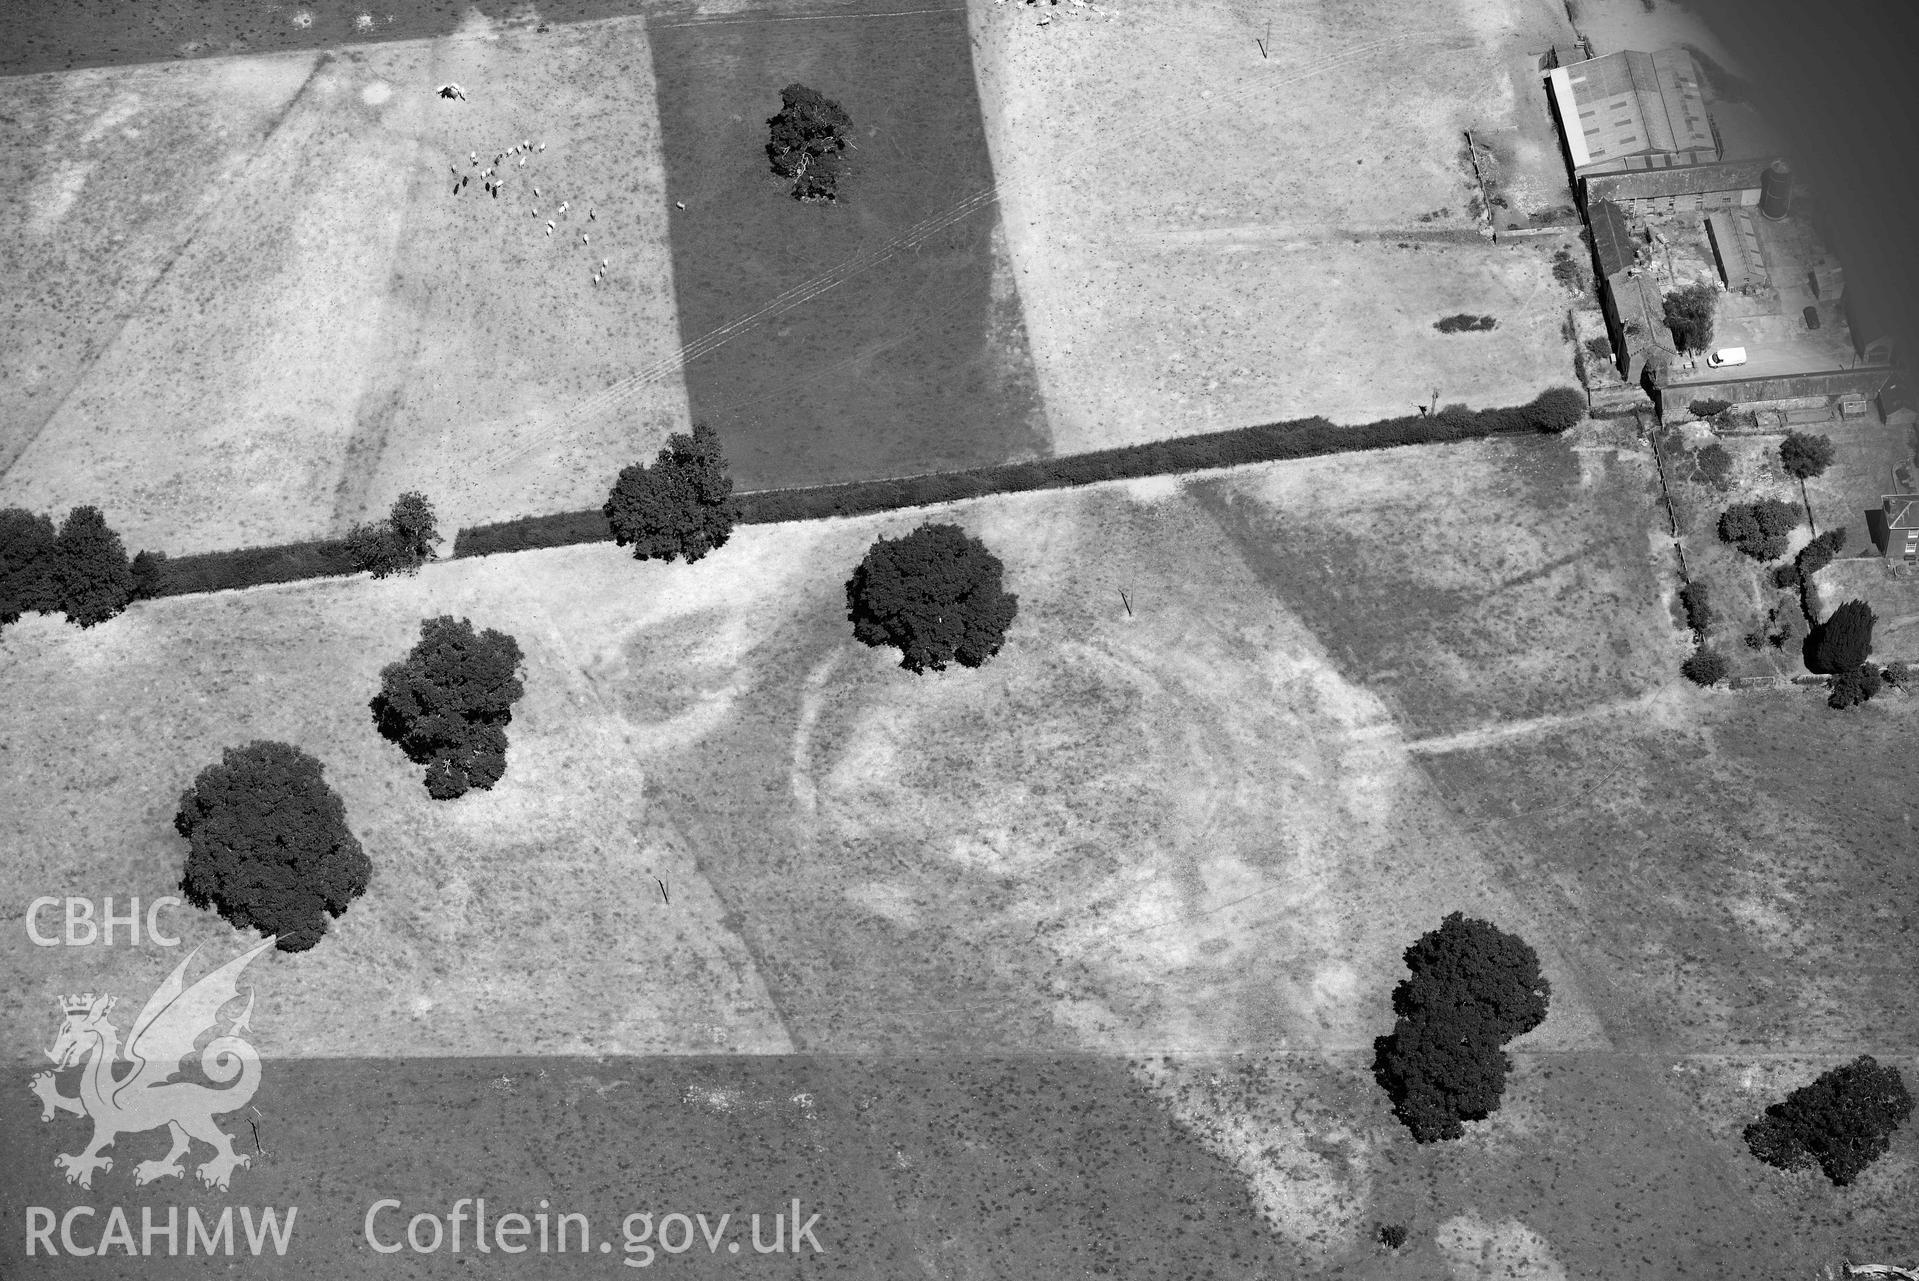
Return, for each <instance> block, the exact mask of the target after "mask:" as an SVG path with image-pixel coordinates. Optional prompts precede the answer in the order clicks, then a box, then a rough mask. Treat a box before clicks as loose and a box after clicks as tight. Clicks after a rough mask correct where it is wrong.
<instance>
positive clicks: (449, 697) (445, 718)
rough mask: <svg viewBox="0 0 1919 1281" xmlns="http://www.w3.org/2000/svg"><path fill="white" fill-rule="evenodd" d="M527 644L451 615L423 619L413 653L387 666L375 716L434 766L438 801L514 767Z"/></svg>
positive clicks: (430, 776) (429, 769)
mask: <svg viewBox="0 0 1919 1281" xmlns="http://www.w3.org/2000/svg"><path fill="white" fill-rule="evenodd" d="M522 657H523V656H522V655H521V653H520V647H519V644H518V643H517V642H516V641H515V640H514V639H513V638H512V637H511V636H508V635H506V634H505V633H504V632H498V631H494V630H493V629H492V628H488V629H487V630H486V631H483V632H475V631H474V630H473V624H472V623H471V622H469V621H468V620H467V619H464V618H462V619H458V620H455V619H454V618H453V617H452V616H451V615H442V616H440V617H438V618H429V619H426V620H424V621H423V622H421V624H420V640H419V643H418V644H416V645H414V647H413V649H412V650H411V652H409V653H408V654H407V656H406V658H405V659H404V660H403V661H401V662H397V663H393V664H390V665H388V666H387V667H386V668H385V669H384V670H382V671H381V673H380V692H379V693H378V694H376V695H374V697H373V702H372V704H371V705H370V706H371V709H372V712H373V723H374V725H375V726H377V727H378V728H379V731H380V733H381V734H382V735H383V736H384V737H385V738H387V739H388V740H389V741H391V742H393V743H396V744H398V745H399V747H400V749H401V750H402V751H404V752H405V753H406V755H407V759H408V760H410V761H412V762H413V763H414V764H415V765H424V766H426V790H427V794H428V795H429V796H431V797H433V799H434V800H438V801H445V800H452V799H454V798H455V797H459V796H464V795H465V794H466V792H467V790H468V789H469V788H479V789H480V790H482V791H485V790H486V789H488V788H491V787H492V786H493V785H494V784H495V783H497V782H499V781H500V779H501V778H502V777H504V776H505V774H506V746H507V744H506V727H507V726H508V725H509V724H511V723H512V720H513V704H514V703H515V702H516V701H517V700H518V699H519V697H520V695H521V694H522V693H524V692H525V688H526V687H525V686H524V685H523V684H522V683H521V681H520V677H519V669H520V662H521V659H522Z"/></svg>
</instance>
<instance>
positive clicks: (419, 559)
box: [346, 493, 440, 578]
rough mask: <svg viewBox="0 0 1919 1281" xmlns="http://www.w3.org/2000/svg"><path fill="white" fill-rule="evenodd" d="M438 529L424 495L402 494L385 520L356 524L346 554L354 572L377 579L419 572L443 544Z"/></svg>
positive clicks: (348, 540) (349, 535) (430, 504)
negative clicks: (439, 544) (369, 574)
mask: <svg viewBox="0 0 1919 1281" xmlns="http://www.w3.org/2000/svg"><path fill="white" fill-rule="evenodd" d="M436 526H437V517H435V515H434V513H433V504H432V503H430V502H428V501H427V498H426V495H425V494H420V493H405V494H401V495H400V496H399V497H398V498H396V499H394V501H393V506H392V507H391V508H390V509H388V511H387V515H386V519H385V520H379V521H373V522H370V523H368V524H364V525H355V526H354V527H353V529H352V530H350V531H349V532H348V533H347V536H346V544H347V554H348V555H349V556H350V557H351V558H352V560H353V567H354V568H355V569H358V570H362V571H365V572H368V573H371V574H372V575H373V576H374V577H375V578H385V577H387V576H389V575H391V574H413V573H417V572H418V571H419V568H420V566H421V565H424V564H425V563H426V562H427V561H429V560H432V559H433V557H434V548H435V546H437V545H438V543H439V541H440V536H439V532H438V530H437V528H436Z"/></svg>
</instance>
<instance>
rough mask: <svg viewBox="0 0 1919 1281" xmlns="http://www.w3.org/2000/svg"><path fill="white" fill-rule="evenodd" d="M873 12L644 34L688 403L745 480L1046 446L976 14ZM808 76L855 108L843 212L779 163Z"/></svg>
mask: <svg viewBox="0 0 1919 1281" xmlns="http://www.w3.org/2000/svg"><path fill="white" fill-rule="evenodd" d="M866 8H874V6H870V5H861V6H847V7H845V8H842V9H837V10H834V11H833V12H832V13H831V14H820V15H817V20H809V21H795V20H791V19H792V17H793V15H791V14H789V13H786V12H784V11H781V12H778V13H774V12H767V13H753V12H742V13H740V14H737V15H733V16H732V17H731V18H730V19H729V20H728V21H725V22H720V21H693V20H690V18H691V12H690V10H687V9H686V7H685V6H677V7H676V9H675V12H674V13H668V14H660V15H655V16H654V17H652V18H651V19H650V20H649V22H648V29H647V35H648V40H649V42H650V44H651V47H652V50H653V58H654V68H653V72H654V78H655V82H656V84H657V86H658V101H659V116H660V128H661V134H662V139H661V147H662V151H663V153H664V154H663V157H662V161H663V167H664V170H665V174H666V190H667V194H668V196H669V197H670V198H671V200H672V201H673V202H674V208H673V209H672V211H671V218H672V223H671V226H672V249H673V281H674V291H675V294H676V296H677V298H678V302H679V321H680V334H681V340H682V342H683V343H684V344H685V347H686V353H685V354H686V359H687V366H686V373H685V378H686V387H687V396H688V399H689V402H690V405H691V410H692V417H693V419H694V421H696V422H700V421H703V422H706V423H708V424H710V425H711V426H713V427H714V428H715V429H717V430H718V431H719V433H720V435H721V437H722V438H723V439H724V440H725V441H726V447H727V458H728V461H729V463H730V464H731V466H732V471H733V475H734V477H735V478H736V480H737V481H738V482H739V484H740V486H741V487H742V488H743V489H762V488H776V487H781V486H788V485H802V484H820V483H825V482H831V481H844V480H859V479H869V478H874V477H886V476H904V475H916V474H919V473H923V472H930V471H941V470H952V469H958V468H964V467H972V466H978V465H981V464H986V463H997V462H1005V461H1008V460H1011V459H1015V458H1031V457H1034V456H1036V455H1040V454H1044V453H1046V452H1048V451H1049V448H1050V446H1049V439H1048V436H1047V434H1046V429H1045V419H1044V415H1043V411H1042V409H1041V404H1040V400H1039V396H1038V391H1037V384H1036V383H1035V381H1034V377H1033V373H1032V365H1031V360H1030V358H1029V356H1028V354H1027V344H1026V337H1025V329H1024V322H1023V321H1022V320H1021V317H1020V310H1019V303H1018V299H1017V295H1016V294H1015V292H1014V290H1013V288H1012V285H1011V279H1012V277H1011V271H1010V268H1007V267H1006V266H1005V265H1004V263H1005V255H1004V252H1003V249H1001V248H999V247H998V245H999V241H1000V236H999V234H998V229H999V209H998V205H997V203H996V201H995V200H994V199H993V198H992V190H993V183H994V178H993V170H992V163H991V160H990V158H989V156H988V154H987V148H986V139H985V134H984V131H983V129H982V127H981V123H980V108H979V102H978V100H977V97H976V94H975V89H974V82H973V65H972V57H971V46H970V44H969V42H968V38H967V28H966V18H965V12H964V10H963V9H957V8H955V9H950V10H931V11H920V12H916V13H912V14H905V15H887V14H883V13H881V12H877V11H876V12H873V13H870V14H869V13H864V12H862V11H861V10H863V9H866ZM795 81H798V82H801V83H804V84H806V85H809V86H811V87H812V88H814V89H817V90H819V91H820V92H821V93H823V94H825V95H826V96H827V97H829V98H832V99H834V100H836V101H838V102H839V103H840V104H841V105H842V106H843V107H844V108H845V109H846V111H847V113H848V114H849V115H850V117H851V118H852V122H853V128H852V131H851V142H852V146H851V148H850V149H849V151H848V158H849V162H850V163H849V170H850V172H849V174H848V176H847V177H846V178H845V179H844V180H843V181H842V183H841V187H840V198H839V200H838V201H836V202H834V203H831V204H802V203H800V202H798V201H795V200H793V199H792V198H791V196H790V195H789V194H788V193H787V191H786V184H785V183H784V182H783V181H782V180H781V179H780V178H778V177H777V176H776V175H775V174H773V173H772V171H771V168H770V166H769V164H768V162H767V157H766V153H765V146H766V139H767V126H766V120H767V117H769V116H771V115H773V114H774V113H775V112H777V111H778V110H779V109H780V90H781V89H782V88H783V87H785V86H786V85H788V84H791V83H793V82H795ZM682 206H683V208H682Z"/></svg>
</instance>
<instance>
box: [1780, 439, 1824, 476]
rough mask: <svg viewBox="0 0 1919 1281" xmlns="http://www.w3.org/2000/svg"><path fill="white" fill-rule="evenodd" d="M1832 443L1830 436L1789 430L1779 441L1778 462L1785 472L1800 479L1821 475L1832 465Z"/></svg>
mask: <svg viewBox="0 0 1919 1281" xmlns="http://www.w3.org/2000/svg"><path fill="white" fill-rule="evenodd" d="M1832 457H1833V443H1832V438H1831V437H1830V436H1815V435H1812V434H1810V433H1807V432H1798V431H1789V432H1787V433H1786V438H1785V439H1784V440H1782V441H1780V442H1779V462H1780V465H1781V466H1783V467H1784V468H1785V469H1786V474H1787V475H1789V476H1796V477H1798V478H1799V479H1800V480H1811V479H1812V478H1813V477H1814V476H1819V475H1823V474H1824V473H1825V470H1826V468H1828V467H1830V466H1832Z"/></svg>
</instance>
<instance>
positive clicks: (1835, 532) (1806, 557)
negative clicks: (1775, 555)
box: [1792, 525, 1846, 585]
mask: <svg viewBox="0 0 1919 1281" xmlns="http://www.w3.org/2000/svg"><path fill="white" fill-rule="evenodd" d="M1845 548H1846V527H1845V526H1844V525H1840V526H1838V527H1837V528H1834V529H1828V530H1827V531H1826V532H1825V533H1823V534H1820V535H1818V536H1817V537H1815V538H1814V539H1813V540H1812V541H1811V542H1809V543H1807V544H1806V545H1805V546H1804V547H1801V548H1800V549H1799V554H1798V555H1797V556H1795V557H1793V558H1792V565H1793V569H1794V570H1795V571H1797V572H1796V573H1795V574H1794V575H1793V580H1792V581H1793V583H1794V584H1795V585H1796V584H1798V583H1801V582H1803V581H1805V580H1806V579H1808V578H1811V577H1812V576H1813V575H1814V574H1816V573H1818V572H1819V571H1820V570H1822V569H1824V568H1825V567H1826V566H1828V565H1830V564H1832V562H1833V558H1834V557H1836V556H1837V555H1839V553H1840V552H1842V551H1844V550H1845Z"/></svg>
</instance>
